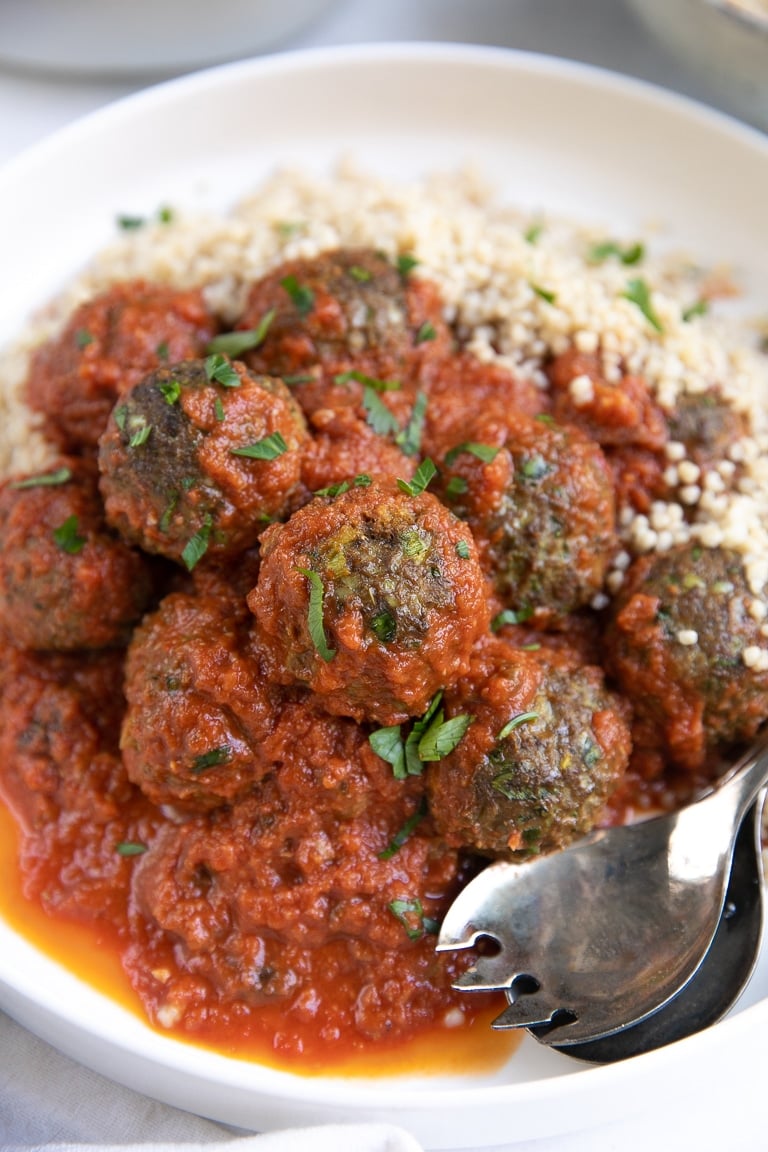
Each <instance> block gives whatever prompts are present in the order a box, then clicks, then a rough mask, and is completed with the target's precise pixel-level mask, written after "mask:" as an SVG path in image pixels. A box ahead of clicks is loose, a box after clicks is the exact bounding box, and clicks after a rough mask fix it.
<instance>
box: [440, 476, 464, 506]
mask: <svg viewBox="0 0 768 1152" xmlns="http://www.w3.org/2000/svg"><path fill="white" fill-rule="evenodd" d="M465 492H469V484H468V483H467V481H466V480H465V479H464V477H463V476H451V478H450V480H449V481H448V483H447V484H446V486H445V494H446V496H447V497H448V499H449V500H455V499H456V497H457V496H463V495H464V493H465Z"/></svg>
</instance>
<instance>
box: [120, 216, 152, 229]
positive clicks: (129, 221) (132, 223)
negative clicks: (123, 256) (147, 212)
mask: <svg viewBox="0 0 768 1152" xmlns="http://www.w3.org/2000/svg"><path fill="white" fill-rule="evenodd" d="M146 222H147V220H146V217H145V216H118V217H117V226H118V228H122V229H123V231H124V232H134V231H135V230H136V229H137V228H143V227H144V225H145V224H146Z"/></svg>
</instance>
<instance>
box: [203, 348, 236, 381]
mask: <svg viewBox="0 0 768 1152" xmlns="http://www.w3.org/2000/svg"><path fill="white" fill-rule="evenodd" d="M205 374H206V376H207V377H208V379H209V380H210V381H211V383H212V384H221V386H222V388H239V387H240V377H239V376H238V374H237V372H236V371H235V369H234V368H233V367H232V365H231V364H230V362H229V359H228V358H227V357H226V356H223V355H222V353H221V352H214V354H213V355H212V356H207V357H206V359H205Z"/></svg>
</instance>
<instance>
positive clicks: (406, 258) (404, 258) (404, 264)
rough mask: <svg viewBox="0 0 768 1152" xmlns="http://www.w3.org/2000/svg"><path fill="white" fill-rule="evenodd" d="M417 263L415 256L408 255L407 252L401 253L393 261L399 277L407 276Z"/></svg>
mask: <svg viewBox="0 0 768 1152" xmlns="http://www.w3.org/2000/svg"><path fill="white" fill-rule="evenodd" d="M418 263H419V261H418V260H417V259H416V257H415V256H412V255H410V253H408V252H403V253H401V254H400V255H399V256H398V258H397V260H396V261H395V266H396V268H397V270H398V272H399V273H400V275H401V276H407V275H408V273H409V272H412V271H413V269H414V268H415V267H416V265H417V264H418Z"/></svg>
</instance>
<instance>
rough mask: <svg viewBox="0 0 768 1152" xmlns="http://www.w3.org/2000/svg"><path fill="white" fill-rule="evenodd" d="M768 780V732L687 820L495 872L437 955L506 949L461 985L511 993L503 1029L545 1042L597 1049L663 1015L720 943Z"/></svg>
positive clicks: (648, 824)
mask: <svg viewBox="0 0 768 1152" xmlns="http://www.w3.org/2000/svg"><path fill="white" fill-rule="evenodd" d="M767 779H768V738H767V737H766V735H765V734H764V735H763V736H762V737H761V738H760V740H759V741H758V743H757V744H756V745H755V746H754V747H753V748H752V749H751V750H750V751H749V752H748V753H747V754H746V755H745V756H744V757H743V758H742V759H741V760H740V761H739V762H738V763H737V764H736V765H735V766H734V767H733V768H732V770H731V771H730V772H729V773H728V774H727V775H725V776H724V777H723V778H722V780H721V781H720V782H719V783H718V785H717V786H716V787H715V788H714V789H712V790H711V791H710V792H708V793H707V794H706V795H705V796H704V797H703V798H702V799H700V800H698V801H696V802H695V803H693V804H690V805H688V806H687V807H686V808H683V809H681V810H680V811H678V812H674V813H670V814H669V815H665V816H659V817H655V818H653V819H650V820H647V821H644V822H642V823H639V824H632V825H627V826H622V827H617V828H610V829H605V830H600V831H597V832H593V833H591V834H590V835H589V836H586V837H585V838H584V839H582V840H580V841H578V842H577V843H575V844H573V845H571V846H570V847H568V848H566V849H564V850H563V851H561V852H556V853H552V854H551V855H548V856H542V857H538V858H537V859H535V860H531V861H527V862H525V863H520V864H517V863H509V862H499V863H496V864H491V865H490V866H489V867H488V868H486V869H485V870H484V871H483V872H481V873H480V874H479V876H477V877H476V878H475V879H474V880H473V881H471V883H470V884H468V885H467V887H466V888H465V889H464V890H463V891H462V892H461V893H460V895H459V897H458V898H457V900H456V901H454V903H453V904H452V905H451V907H450V909H449V910H448V914H447V915H446V917H445V920H444V921H443V924H442V928H441V931H440V935H439V937H438V942H437V948H438V950H439V951H448V950H452V949H460V948H471V947H474V946H477V945H478V943H479V942H480V941H483V940H486V941H487V940H490V941H491V942H492V944H494V945H495V947H496V949H497V951H496V952H495V954H492V955H491V954H486V955H481V956H479V957H478V959H477V960H476V962H475V963H474V964H473V966H472V967H470V968H469V969H468V970H467V972H465V973H464V975H463V976H461V977H460V978H459V980H458V981H457V983H456V987H457V988H460V989H464V990H466V991H468V992H471V991H489V990H505V991H507V993H508V999H509V1000H510V1004H509V1006H508V1007H507V1009H506V1010H505V1011H504V1013H503V1014H502V1020H503V1027H505V1028H506V1027H517V1028H538V1029H539V1030H540V1038H544V1039H545V1040H546V1038H547V1036H548V1037H549V1038H550V1039H549V1042H550V1043H554V1042H557V1043H558V1044H560V1043H562V1041H563V1038H564V1037H565V1036H566V1035H567V1040H568V1043H569V1044H575V1043H581V1042H586V1041H592V1040H596V1039H598V1038H600V1037H604V1036H608V1035H610V1034H611V1033H614V1032H618V1031H619V1030H620V1029H624V1028H627V1027H629V1026H630V1025H635V1024H637V1023H639V1022H640V1021H641V1020H644V1019H645V1018H646V1017H648V1016H650V1015H651V1014H652V1013H654V1012H656V1011H657V1010H658V1009H659V1008H661V1007H662V1006H663V1005H664V1004H666V1003H667V1002H668V1001H669V1000H671V999H672V997H673V996H675V995H676V994H677V993H678V992H679V991H680V989H681V988H682V987H683V986H684V985H685V984H686V983H687V982H688V981H689V980H690V979H691V977H692V976H693V974H694V973H695V972H696V970H697V969H698V967H699V965H700V964H701V962H702V960H703V958H704V956H705V955H706V953H707V950H708V949H709V947H710V944H711V943H712V940H713V937H714V935H715V932H716V931H717V928H718V924H719V922H720V916H721V912H722V909H723V905H724V901H725V894H726V889H727V886H728V880H729V876H730V872H731V862H732V858H733V851H734V843H735V840H736V834H737V831H738V829H739V827H740V825H741V823H742V821H743V819H744V816H745V814H746V812H747V810H748V809H749V808H750V807H751V805H752V804H753V802H754V800H755V798H756V796H757V794H758V792H759V791H760V789H761V787H762V786H763V785H764V784H765V782H766V780H767ZM555 1026H556V1027H555ZM566 1030H567V1031H566Z"/></svg>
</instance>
